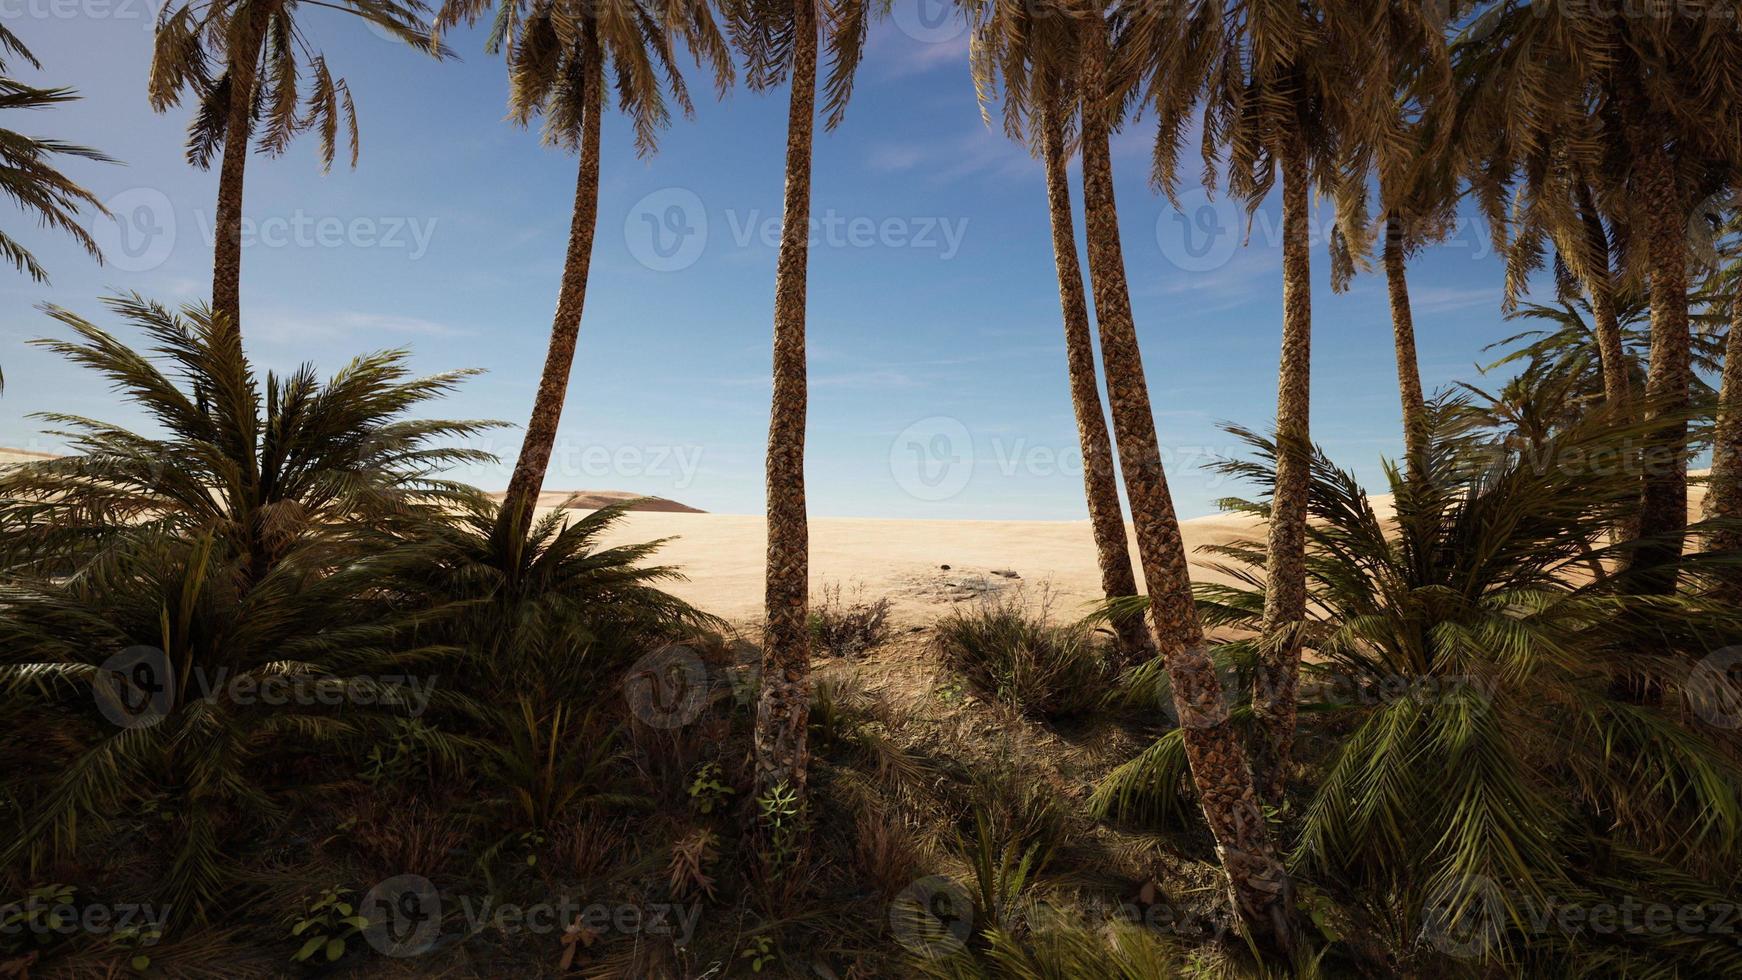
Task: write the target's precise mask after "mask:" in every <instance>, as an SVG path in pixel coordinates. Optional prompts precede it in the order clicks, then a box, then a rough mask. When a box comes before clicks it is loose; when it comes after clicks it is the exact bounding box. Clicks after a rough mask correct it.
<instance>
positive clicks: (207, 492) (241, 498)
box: [0, 297, 488, 922]
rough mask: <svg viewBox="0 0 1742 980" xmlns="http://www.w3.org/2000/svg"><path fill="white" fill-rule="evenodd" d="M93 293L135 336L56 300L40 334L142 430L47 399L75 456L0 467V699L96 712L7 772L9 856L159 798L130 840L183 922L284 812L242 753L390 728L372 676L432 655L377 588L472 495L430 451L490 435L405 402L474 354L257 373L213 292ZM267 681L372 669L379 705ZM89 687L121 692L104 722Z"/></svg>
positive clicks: (464, 456)
mask: <svg viewBox="0 0 1742 980" xmlns="http://www.w3.org/2000/svg"><path fill="white" fill-rule="evenodd" d="M110 305H111V307H112V308H114V309H115V311H116V312H117V313H119V314H120V315H121V316H122V317H123V318H124V319H126V320H128V321H130V324H131V325H132V326H133V327H135V328H137V329H139V330H141V331H142V332H143V333H144V334H145V335H146V336H147V337H149V338H150V340H151V342H152V344H153V348H152V349H151V350H149V351H146V352H141V351H136V350H134V349H132V348H130V347H127V346H126V345H124V344H122V343H121V342H120V341H118V340H116V339H115V337H113V336H112V335H110V334H109V333H107V332H106V331H103V330H102V329H100V328H98V327H96V326H95V325H93V324H91V323H89V322H87V321H85V320H82V319H80V318H78V317H76V316H74V315H73V314H71V313H67V312H65V311H61V310H51V311H50V312H51V314H52V315H53V316H54V317H55V318H56V319H58V320H59V321H61V322H62V323H64V324H65V325H67V326H68V327H70V328H72V330H73V332H74V333H75V334H76V335H77V339H76V340H73V341H64V342H63V341H56V342H45V343H44V344H43V346H45V347H47V348H49V349H50V350H53V351H56V352H58V353H60V354H62V355H63V356H65V357H67V358H68V359H69V360H71V361H72V362H73V363H75V364H78V365H80V366H82V367H86V368H89V369H91V370H92V371H93V372H94V373H95V374H97V375H98V376H100V377H101V378H102V379H103V380H104V381H107V382H108V383H109V384H110V386H111V387H113V388H115V389H116V390H119V391H122V392H124V393H125V394H126V395H127V396H128V397H129V399H130V401H132V402H134V403H135V404H136V405H137V406H138V407H139V408H140V409H141V410H142V411H143V413H144V414H145V415H146V416H147V417H148V418H149V419H151V420H152V421H153V423H154V425H153V429H154V430H155V431H153V432H151V433H135V432H130V431H128V430H127V429H125V428H122V427H121V426H118V425H114V424H110V423H104V422H99V421H96V420H92V419H85V418H79V417H74V416H67V415H61V414H52V413H51V414H46V415H44V416H41V417H43V418H45V419H46V420H47V421H49V422H50V423H51V424H55V425H59V426H62V427H64V428H66V429H67V430H69V431H66V432H63V433H58V434H60V435H62V436H64V437H65V438H66V439H67V440H68V441H69V442H70V443H71V445H72V447H73V449H74V450H75V454H74V455H69V456H65V457H60V458H56V459H50V460H40V461H35V462H30V463H25V464H20V465H18V466H12V467H8V468H7V469H6V470H5V472H4V473H3V474H0V531H3V532H4V533H3V534H0V541H3V542H4V545H5V548H4V553H3V554H0V565H3V568H4V575H0V609H3V611H4V614H3V615H0V689H4V690H5V691H6V693H7V697H6V698H5V699H3V702H4V703H3V704H0V708H3V709H4V710H6V711H21V712H23V711H26V710H27V709H32V708H34V709H38V710H40V709H41V708H42V707H43V705H44V703H45V702H46V703H47V704H48V705H49V706H50V707H51V709H52V710H55V711H64V712H66V715H65V716H66V717H68V718H72V719H79V718H87V719H92V720H91V721H90V722H89V723H86V722H77V723H73V724H70V725H69V727H67V728H65V729H62V730H60V736H59V737H57V738H56V739H54V740H52V741H53V742H54V743H55V744H54V745H53V746H52V747H47V746H45V747H44V752H45V753H49V754H48V755H47V756H45V758H47V759H48V760H49V761H50V764H49V765H47V766H40V767H39V766H35V765H32V766H31V767H30V768H29V771H26V770H25V769H24V768H23V767H21V768H20V771H18V772H16V773H14V772H9V773H8V774H7V777H6V794H7V796H8V798H9V799H12V800H14V801H16V802H17V804H18V811H17V812H16V815H17V816H18V817H19V820H18V821H17V824H16V828H17V830H18V831H19V832H18V833H17V835H16V836H14V837H13V838H12V839H10V840H8V842H7V843H6V844H5V846H4V848H3V849H0V860H3V861H6V862H8V863H9V864H10V862H12V861H13V860H15V859H17V858H19V857H21V856H24V855H25V854H27V853H28V854H29V855H31V856H32V857H33V858H36V859H51V858H66V857H68V856H69V854H71V853H72V852H74V851H75V850H76V848H77V847H78V839H79V837H78V835H79V833H80V832H81V831H83V832H85V833H87V834H88V833H89V830H90V828H91V827H92V826H103V825H105V824H107V823H109V822H111V821H113V820H115V819H116V818H117V817H118V816H122V815H127V814H137V813H139V812H141V809H142V807H144V806H145V805H146V804H147V803H148V802H149V801H151V800H153V799H154V798H162V797H167V799H161V800H160V801H161V802H164V803H165V804H166V805H165V807H164V810H163V811H162V814H163V816H164V817H165V822H164V823H162V824H161V825H159V827H160V828H161V829H151V828H147V829H146V833H148V834H151V835H152V836H153V837H155V838H156V839H155V840H153V841H152V843H151V845H150V846H148V847H146V849H145V852H146V853H148V854H159V855H163V856H164V857H165V858H167V860H166V861H165V862H164V863H165V868H164V873H163V875H162V878H161V880H160V884H161V888H162V891H163V894H164V896H165V898H166V900H167V901H168V902H169V905H170V908H171V909H172V910H173V913H174V916H175V918H176V920H177V921H182V922H185V921H187V919H189V918H191V917H195V916H198V915H201V914H203V913H204V912H205V911H208V910H210V909H212V908H213V907H214V905H215V904H216V903H217V902H219V901H220V900H221V898H222V897H223V895H224V893H225V892H226V891H227V890H228V889H229V888H230V887H231V885H232V884H233V883H234V875H235V873H234V871H233V870H232V864H231V863H230V862H226V860H225V854H226V853H227V848H226V844H227V843H228V842H229V841H231V840H234V839H235V837H234V835H240V834H243V833H245V832H249V831H252V832H255V833H258V832H259V831H260V824H261V823H265V822H269V821H270V818H272V817H274V816H277V815H281V814H282V813H283V811H284V808H283V807H282V806H281V805H280V803H279V801H276V800H274V799H272V798H271V796H270V795H269V794H268V792H267V791H266V789H265V788H264V785H263V779H262V777H263V776H264V775H265V773H263V772H262V771H261V767H260V766H259V764H258V762H257V761H256V760H258V759H259V758H260V757H261V755H262V754H263V753H264V752H265V751H266V750H268V749H269V748H270V747H271V746H273V745H275V744H282V743H283V742H285V741H286V740H292V739H297V740H300V739H307V740H308V741H310V742H318V741H327V742H329V743H331V742H341V743H343V742H346V741H349V742H351V743H352V744H355V743H356V742H357V741H358V740H364V739H367V738H369V737H372V736H374V735H377V734H380V733H382V731H383V726H384V725H386V724H387V723H388V721H389V716H390V715H392V714H395V713H398V714H401V715H403V712H395V711H394V710H392V709H394V708H402V707H405V706H406V704H405V702H403V701H401V700H398V699H396V698H393V697H388V696H386V695H388V694H389V693H390V692H388V691H386V690H383V689H381V685H380V683H379V682H378V681H374V680H371V679H370V678H371V677H376V678H379V677H382V676H384V675H385V674H404V673H405V672H406V670H407V667H408V665H409V664H413V663H417V662H419V661H420V660H424V661H427V660H429V659H431V658H434V657H436V656H440V655H444V654H443V651H441V650H438V649H432V648H430V647H429V646H428V640H427V629H426V630H425V633H424V634H422V635H423V637H425V638H421V639H420V638H419V635H418V634H417V633H416V630H415V627H418V626H420V625H425V624H426V623H427V620H428V619H430V618H431V617H432V614H431V613H429V612H428V611H427V610H421V611H419V612H418V613H416V614H411V613H408V612H407V611H405V610H403V609H401V608H399V607H398V606H396V605H394V604H389V603H384V602H383V601H382V600H381V597H380V593H379V587H380V584H381V583H382V582H383V581H387V580H388V579H387V574H388V573H389V572H390V571H391V570H392V563H391V562H390V561H388V560H387V557H388V556H389V555H392V554H393V553H394V552H395V551H397V550H399V549H394V548H390V547H387V545H390V544H394V543H399V542H403V541H407V540H418V541H427V540H428V539H430V537H431V536H432V532H433V531H435V530H438V529H440V528H443V527H444V526H446V524H447V522H448V521H449V515H451V514H452V513H453V511H454V510H455V509H456V508H459V507H463V506H466V505H468V504H476V503H477V498H478V495H477V493H476V491H473V490H470V488H466V487H461V486H458V485H456V484H453V483H451V482H449V481H447V480H445V479H444V478H443V477H441V476H440V472H441V471H442V470H444V469H446V468H448V467H450V466H452V465H455V464H466V463H478V462H483V461H486V460H487V458H488V457H485V456H483V455H482V454H480V453H478V452H476V451H472V450H464V449H450V448H444V447H441V446H439V445H435V444H434V443H437V442H439V441H442V440H445V439H447V438H466V437H468V436H471V435H475V434H477V433H479V432H480V431H482V430H483V429H484V428H485V427H486V426H485V424H481V423H471V422H444V421H439V420H426V419H417V418H408V417H407V416H408V415H409V414H410V413H412V412H413V411H415V410H417V409H419V408H421V407H423V406H424V404H425V403H426V402H428V401H429V400H430V399H433V398H436V397H439V396H441V395H443V394H445V393H446V392H448V391H450V390H451V389H453V388H454V387H455V385H456V384H457V383H458V382H459V381H460V380H461V379H462V378H463V377H464V376H465V374H466V372H460V373H453V374H444V375H435V376H433V377H427V378H416V377H413V376H412V375H411V374H410V373H409V371H408V370H407V369H406V366H405V354H404V352H402V351H388V352H385V353H381V354H374V355H367V356H364V357H359V358H357V359H355V360H353V361H352V362H351V363H350V364H348V365H346V366H345V367H344V368H343V369H341V370H340V371H339V372H338V373H337V374H335V375H333V376H332V377H331V378H330V379H329V380H328V381H327V382H325V383H324V384H323V383H321V382H319V381H318V380H317V378H316V376H315V373H314V370H313V368H310V367H304V368H301V369H299V370H297V371H296V372H295V373H293V374H291V375H290V376H288V377H283V378H280V377H277V376H274V375H267V376H266V377H265V378H261V377H260V376H259V375H257V374H255V373H254V372H253V371H252V369H251V368H250V367H249V365H248V363H247V361H246V360H245V359H244V358H243V356H242V352H241V339H240V337H239V335H238V334H237V333H236V332H235V331H234V330H231V329H229V328H228V326H227V325H226V324H224V323H223V322H222V321H221V320H219V319H218V318H217V317H216V316H215V315H214V314H212V313H211V312H210V311H209V310H206V309H203V308H196V309H189V310H187V311H185V312H184V314H183V315H181V316H177V315H175V314H172V313H171V312H169V311H168V310H167V309H165V308H163V307H161V306H157V305H155V304H150V303H146V302H145V301H143V300H140V299H139V298H137V297H132V298H128V299H124V300H112V301H110ZM263 389H264V390H263ZM450 598H451V597H450ZM450 604H452V603H450ZM468 611H470V610H468ZM448 615H450V616H451V615H452V611H451V610H450V611H449V613H448ZM133 654H138V657H137V658H133V659H128V660H126V661H125V662H124V663H122V662H118V661H117V659H116V658H117V656H118V655H127V656H128V657H132V655H133ZM140 658H143V659H140ZM141 671H143V674H142V673H141ZM117 677H121V678H123V680H124V681H125V683H126V684H128V685H131V688H130V689H125V690H117V689H115V687H114V684H113V683H111V682H112V681H114V680H115V678H117ZM268 679H270V682H271V683H279V684H287V685H288V684H296V683H301V682H310V683H312V682H315V681H317V680H319V681H320V683H322V684H324V685H328V686H329V688H331V687H332V686H333V685H337V686H338V688H339V689H343V690H350V691H358V692H359V693H365V692H366V693H367V694H368V695H369V697H368V698H367V699H363V698H358V699H354V700H355V703H356V704H358V705H361V704H376V705H380V706H383V707H384V708H386V709H388V710H387V711H386V712H385V713H383V714H377V713H374V712H367V711H358V710H355V708H354V707H351V706H347V708H344V709H341V708H337V707H334V706H333V705H332V702H331V699H329V698H326V697H322V698H320V699H318V700H315V701H308V702H307V703H291V704H283V703H279V702H274V701H273V700H271V699H262V698H258V697H253V696H251V694H252V693H253V692H257V691H258V690H259V684H260V683H261V682H262V681H263V680H268ZM299 679H300V680H299ZM93 688H95V689H96V690H97V692H98V693H99V695H100V696H101V695H103V694H104V692H106V693H108V694H115V695H122V696H123V698H122V700H120V701H117V702H116V703H114V704H112V705H110V708H113V709H114V710H113V711H111V710H108V709H106V710H105V712H104V713H105V714H106V715H107V716H108V719H107V723H105V722H102V721H97V720H95V719H94V718H93V717H92V716H93V714H94V713H93V712H91V711H90V710H89V709H90V707H91V695H92V689H93ZM292 700H293V701H300V700H301V699H292ZM344 700H346V701H347V702H350V701H352V700H353V699H350V698H346V699H344ZM106 703H108V702H107V701H105V700H99V704H106ZM141 709H143V710H141ZM117 712H119V713H117ZM25 717H30V715H29V714H26V715H25ZM35 717H36V718H37V719H38V720H40V719H41V717H42V715H41V714H40V713H38V714H36V715H35ZM18 720H19V719H18V718H17V717H16V716H11V715H9V716H7V717H6V718H5V719H4V720H3V721H0V723H5V724H12V723H15V722H17V721H18ZM132 832H134V831H133V830H130V831H129V833H132Z"/></svg>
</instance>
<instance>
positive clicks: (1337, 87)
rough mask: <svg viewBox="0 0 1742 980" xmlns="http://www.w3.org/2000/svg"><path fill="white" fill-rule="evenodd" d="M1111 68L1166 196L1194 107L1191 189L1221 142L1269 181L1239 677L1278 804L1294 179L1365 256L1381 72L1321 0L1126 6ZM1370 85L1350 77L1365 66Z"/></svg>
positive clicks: (1291, 549) (1351, 15)
mask: <svg viewBox="0 0 1742 980" xmlns="http://www.w3.org/2000/svg"><path fill="white" fill-rule="evenodd" d="M1126 16H1128V17H1129V18H1130V26H1129V29H1128V30H1127V32H1126V34H1127V37H1128V42H1127V43H1125V44H1123V45H1122V51H1121V75H1122V76H1123V77H1124V79H1125V84H1128V85H1131V86H1132V87H1133V88H1134V89H1135V88H1139V87H1140V88H1141V91H1142V94H1143V98H1144V99H1145V100H1146V101H1147V102H1148V103H1149V104H1150V105H1152V106H1153V107H1154V109H1155V111H1156V116H1157V133H1156V139H1155V162H1154V170H1153V173H1152V180H1153V182H1154V183H1155V184H1156V185H1157V186H1158V187H1160V188H1161V189H1162V190H1164V191H1165V192H1166V193H1167V194H1168V196H1169V198H1170V199H1173V198H1174V187H1175V183H1176V173H1175V171H1176V162H1177V159H1178V154H1179V144H1180V140H1181V136H1182V134H1183V133H1184V131H1185V128H1186V125H1187V123H1188V122H1189V121H1190V119H1191V117H1192V115H1193V113H1194V112H1195V111H1196V110H1197V109H1198V107H1199V106H1200V105H1201V106H1202V115H1203V124H1204V131H1205V134H1206V136H1207V137H1208V138H1207V139H1206V140H1205V141H1204V154H1205V160H1204V164H1205V170H1204V176H1205V185H1206V187H1207V188H1210V189H1214V187H1215V184H1216V179H1215V177H1216V170H1217V168H1218V167H1219V166H1220V164H1221V161H1220V160H1219V159H1218V158H1217V154H1219V153H1220V152H1222V151H1223V150H1226V152H1227V171H1228V183H1229V190H1230V192H1231V193H1232V194H1234V195H1235V196H1236V197H1238V198H1240V199H1241V200H1243V201H1245V202H1246V204H1247V207H1248V208H1249V209H1255V208H1257V207H1258V206H1259V205H1260V203H1261V202H1262V201H1263V200H1264V198H1265V197H1267V196H1268V195H1269V193H1270V190H1271V188H1272V187H1273V186H1274V184H1275V182H1276V179H1277V175H1278V173H1279V172H1280V175H1281V182H1282V306H1283V314H1282V321H1283V326H1282V357H1281V367H1280V370H1279V372H1278V377H1277V399H1276V402H1277V405H1276V431H1277V437H1278V439H1279V440H1280V442H1281V444H1282V445H1283V446H1284V447H1285V449H1286V451H1285V452H1284V453H1283V457H1282V459H1281V460H1280V461H1279V472H1278V474H1277V481H1276V490H1275V495H1274V498H1273V500H1272V501H1271V508H1272V512H1271V520H1270V525H1269V539H1270V540H1269V556H1270V567H1269V572H1268V576H1267V579H1266V581H1267V582H1268V591H1267V592H1266V600H1265V601H1266V609H1267V612H1266V614H1265V619H1264V633H1265V637H1266V644H1265V648H1264V654H1263V663H1262V664H1261V665H1260V668H1259V670H1258V671H1257V673H1256V674H1255V675H1254V679H1253V684H1254V690H1253V710H1254V712H1255V713H1256V714H1257V716H1258V719H1259V728H1260V736H1259V737H1258V738H1257V739H1255V740H1254V744H1253V750H1254V760H1253V763H1254V767H1255V770H1256V774H1257V777H1258V781H1259V786H1260V789H1261V791H1262V792H1263V794H1264V797H1265V799H1266V800H1267V801H1268V802H1271V803H1279V802H1280V801H1281V799H1282V791H1283V779H1284V776H1285V773H1286V769H1287V765H1288V759H1289V756H1290V754H1291V749H1292V742H1293V731H1294V726H1295V710H1296V706H1295V700H1296V698H1295V689H1296V686H1297V684H1298V678H1299V673H1300V645H1299V643H1298V641H1297V639H1296V638H1295V636H1294V633H1295V631H1296V629H1297V627H1298V624H1299V623H1300V622H1301V621H1302V620H1303V618H1304V616H1305V614H1306V564H1305V562H1306V558H1305V556H1306V550H1305V549H1306V494H1307V457H1308V448H1309V446H1310V425H1309V416H1308V409H1309V401H1310V393H1311V392H1310V388H1311V380H1310V374H1311V367H1312V293H1311V289H1312V280H1311V260H1310V256H1309V250H1308V233H1309V227H1308V225H1309V220H1310V215H1309V213H1308V202H1307V196H1308V191H1309V189H1310V188H1309V185H1311V184H1313V183H1317V184H1318V185H1319V187H1320V188H1321V189H1322V190H1325V191H1328V192H1329V193H1330V195H1331V196H1332V197H1333V198H1334V199H1335V200H1336V203H1337V224H1338V229H1339V231H1338V234H1337V235H1336V236H1335V238H1334V240H1333V244H1334V245H1335V250H1334V254H1333V262H1334V264H1336V265H1340V266H1342V267H1343V268H1345V269H1346V268H1347V267H1348V266H1351V265H1352V264H1353V256H1355V255H1360V254H1364V253H1365V252H1366V237H1367V231H1366V225H1367V221H1366V200H1365V199H1366V186H1365V173H1364V172H1363V168H1361V167H1359V166H1354V165H1351V161H1359V160H1361V159H1363V158H1364V155H1365V154H1366V153H1367V152H1368V151H1367V149H1366V147H1368V146H1370V145H1372V144H1376V143H1378V142H1380V141H1381V140H1382V139H1383V138H1385V137H1386V136H1387V135H1388V133H1387V132H1386V131H1385V130H1384V128H1383V127H1384V126H1385V125H1386V124H1387V123H1388V122H1393V121H1395V120H1397V118H1398V113H1397V112H1396V110H1395V102H1394V98H1395V96H1394V91H1393V89H1392V85H1393V83H1394V78H1393V74H1392V72H1390V71H1386V70H1380V69H1376V68H1375V67H1374V55H1373V48H1372V45H1371V42H1370V38H1369V37H1368V35H1367V32H1366V27H1367V23H1366V19H1365V18H1364V17H1363V16H1362V12H1361V11H1360V10H1352V9H1345V8H1344V6H1343V5H1341V4H1338V3H1334V2H1330V0H1315V2H1313V3H1303V4H1289V5H1285V6H1282V7H1277V6H1265V5H1262V4H1254V3H1245V2H1236V3H1232V4H1213V3H1201V4H1192V5H1190V6H1188V8H1187V9H1186V10H1185V11H1184V12H1183V13H1182V12H1181V11H1180V10H1178V9H1177V8H1175V7H1173V6H1172V5H1169V4H1140V5H1136V6H1134V7H1132V8H1131V10H1130V11H1129V13H1128V14H1126ZM1367 73H1373V74H1376V75H1378V76H1379V77H1381V78H1383V80H1384V82H1383V84H1380V85H1374V84H1360V80H1361V79H1362V78H1363V77H1364V76H1365V75H1366V74H1367Z"/></svg>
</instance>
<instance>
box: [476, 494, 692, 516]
mask: <svg viewBox="0 0 1742 980" xmlns="http://www.w3.org/2000/svg"><path fill="white" fill-rule="evenodd" d="M490 496H491V497H493V498H495V499H496V500H501V499H502V497H503V494H500V493H493V494H490ZM621 503H628V504H629V505H630V506H629V509H630V510H632V511H644V510H645V511H658V512H661V513H668V514H705V513H707V511H705V510H702V509H701V508H699V507H691V506H690V505H689V504H680V503H678V502H677V501H675V500H667V499H666V498H664V497H650V496H645V495H642V494H638V493H627V492H625V491H622V490H546V491H545V492H543V493H541V494H539V495H538V508H539V509H540V510H557V509H562V510H598V509H599V508H601V507H609V506H610V505H612V504H621Z"/></svg>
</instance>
